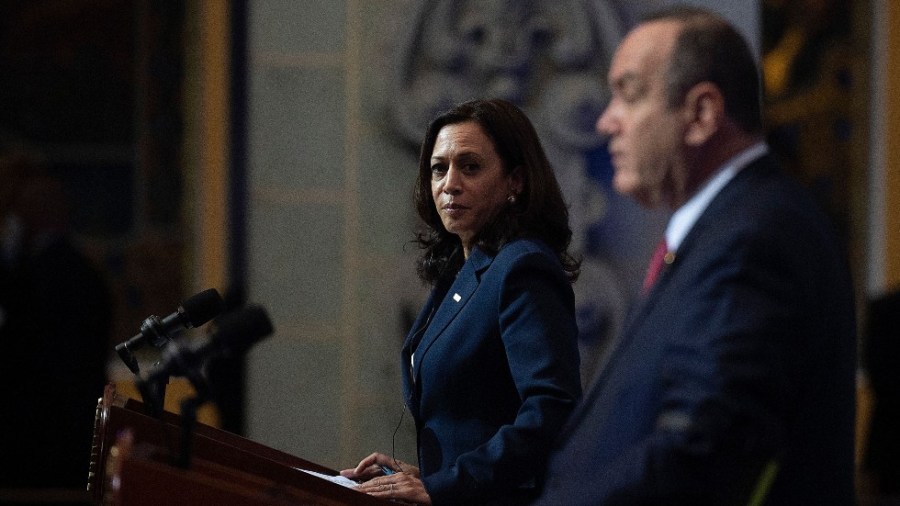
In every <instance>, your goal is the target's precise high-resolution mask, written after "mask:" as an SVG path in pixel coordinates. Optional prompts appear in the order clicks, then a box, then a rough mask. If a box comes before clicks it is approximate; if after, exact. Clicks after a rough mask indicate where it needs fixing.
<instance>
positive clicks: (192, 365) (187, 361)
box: [144, 305, 273, 383]
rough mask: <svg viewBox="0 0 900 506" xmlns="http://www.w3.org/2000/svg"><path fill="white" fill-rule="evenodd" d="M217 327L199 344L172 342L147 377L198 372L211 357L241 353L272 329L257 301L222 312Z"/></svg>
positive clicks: (160, 377) (149, 378) (163, 376)
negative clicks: (187, 344)
mask: <svg viewBox="0 0 900 506" xmlns="http://www.w3.org/2000/svg"><path fill="white" fill-rule="evenodd" d="M216 327H217V329H218V330H216V332H214V333H213V334H212V335H211V336H210V337H209V339H208V340H207V341H206V342H205V343H203V344H202V345H200V346H198V347H195V348H187V347H182V346H174V343H173V344H172V345H170V346H169V347H168V348H166V353H165V355H164V356H163V358H162V360H160V361H159V363H158V364H157V365H156V367H155V368H154V369H153V371H151V372H150V373H149V374H148V375H147V378H146V379H145V380H144V381H145V382H146V383H153V382H154V381H158V380H160V379H162V378H167V377H168V376H186V375H189V374H190V373H198V372H200V371H201V369H202V368H203V366H204V365H205V364H206V363H207V362H208V361H209V360H211V359H214V358H219V357H232V356H239V355H242V354H244V353H245V352H246V351H247V350H249V349H250V348H251V347H252V346H253V345H254V344H256V343H257V342H259V341H261V340H262V339H263V338H265V337H266V336H268V335H270V334H271V333H272V331H273V328H272V322H271V320H269V315H268V314H267V313H266V311H265V309H263V308H262V307H261V306H257V305H249V306H247V307H245V308H243V309H239V310H237V311H234V312H231V313H227V314H225V315H222V316H221V317H220V318H219V319H218V320H216Z"/></svg>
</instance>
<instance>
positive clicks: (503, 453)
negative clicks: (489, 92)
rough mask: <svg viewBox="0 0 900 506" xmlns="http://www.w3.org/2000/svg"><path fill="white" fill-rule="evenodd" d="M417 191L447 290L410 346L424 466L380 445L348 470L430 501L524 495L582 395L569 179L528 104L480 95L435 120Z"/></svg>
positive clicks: (434, 297)
mask: <svg viewBox="0 0 900 506" xmlns="http://www.w3.org/2000/svg"><path fill="white" fill-rule="evenodd" d="M415 203H416V209H417V211H418V213H419V216H420V217H421V218H422V220H423V221H424V222H425V225H426V226H427V230H426V231H425V232H423V233H420V234H419V236H418V243H419V244H420V246H421V248H422V250H423V254H422V256H421V258H420V260H419V263H418V273H419V275H420V277H421V278H422V279H423V280H425V281H426V282H428V283H430V284H431V285H432V286H433V290H432V293H431V296H430V297H429V299H428V301H427V303H426V304H425V307H424V308H423V309H422V312H421V313H420V314H419V316H418V318H417V319H416V321H415V323H414V324H413V327H412V330H411V332H410V334H409V335H408V336H407V338H406V341H405V343H404V345H403V350H402V353H401V355H402V359H403V360H402V364H403V372H404V374H403V387H404V394H405V397H406V403H407V407H408V408H409V410H410V412H411V413H412V415H413V417H414V419H415V423H416V432H417V448H418V458H419V466H420V467H419V468H416V467H415V466H412V465H409V464H406V463H403V462H399V461H396V460H394V459H392V458H391V457H389V456H387V455H384V454H381V453H373V454H372V455H370V456H368V457H366V458H365V459H363V460H362V461H361V462H360V463H359V465H358V466H357V467H356V468H355V469H346V470H344V471H342V473H341V474H343V475H344V476H347V477H349V478H352V479H356V480H362V481H363V483H361V484H360V485H359V487H358V489H359V490H361V491H363V492H366V493H369V494H371V495H374V496H379V497H384V498H390V499H398V500H405V501H409V502H414V503H418V504H435V505H439V504H523V503H525V502H527V501H528V500H529V499H531V498H533V497H534V495H535V494H536V493H537V487H538V486H539V484H540V481H541V476H540V470H541V469H543V467H544V463H545V460H546V457H547V454H548V452H549V448H550V444H551V442H552V439H553V437H554V435H555V434H556V433H557V432H558V431H559V430H560V428H561V427H562V425H563V423H564V422H565V420H566V418H567V416H568V415H569V413H570V412H571V410H572V408H573V407H574V405H575V402H576V400H577V399H578V397H579V396H580V395H581V385H580V380H579V357H578V348H577V343H576V337H577V328H576V325H575V310H574V296H573V293H572V287H571V283H572V282H574V280H575V278H576V277H577V275H578V269H579V262H578V261H576V260H574V259H573V258H572V257H571V256H570V255H569V253H568V251H567V249H568V245H569V240H570V238H571V235H572V233H571V230H570V229H569V225H568V211H567V210H566V206H565V203H564V202H563V199H562V195H561V193H560V190H559V185H558V183H557V182H556V179H555V177H554V174H553V170H552V168H551V166H550V163H549V162H548V161H547V157H546V156H545V154H544V152H543V149H542V148H541V144H540V141H539V139H538V137H537V134H536V132H535V130H534V127H533V126H532V125H531V123H530V122H529V120H528V118H527V117H526V116H525V115H524V114H523V113H522V112H521V111H520V110H519V109H517V108H516V107H515V106H514V105H512V104H511V103H509V102H505V101H502V100H486V101H473V102H467V103H465V104H462V105H459V106H457V107H455V108H453V109H451V110H449V111H447V112H446V113H444V114H443V115H441V116H440V117H438V118H437V119H435V120H434V121H433V122H432V123H431V125H430V126H429V127H428V130H427V132H426V135H425V140H424V142H423V145H422V151H421V155H420V159H419V175H418V179H417V184H416V193H415ZM386 473H387V474H386Z"/></svg>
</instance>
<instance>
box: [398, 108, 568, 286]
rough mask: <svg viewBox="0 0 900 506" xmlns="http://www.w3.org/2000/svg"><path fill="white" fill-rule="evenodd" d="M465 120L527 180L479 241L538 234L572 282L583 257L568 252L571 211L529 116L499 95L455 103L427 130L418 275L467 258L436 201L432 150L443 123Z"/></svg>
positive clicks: (491, 247) (439, 272)
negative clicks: (446, 226) (433, 195)
mask: <svg viewBox="0 0 900 506" xmlns="http://www.w3.org/2000/svg"><path fill="white" fill-rule="evenodd" d="M466 122H474V123H477V124H478V125H480V126H481V128H483V129H484V132H485V133H486V134H487V136H488V137H489V138H490V139H491V141H492V142H493V144H494V149H495V150H496V151H497V154H498V155H499V156H500V160H501V161H502V163H503V171H504V173H505V174H510V173H512V171H514V170H515V169H517V168H518V169H520V170H521V171H522V180H523V186H522V192H521V193H520V194H519V195H518V198H517V200H516V202H515V203H512V204H509V205H507V206H505V207H504V208H503V209H502V210H500V212H499V213H498V214H497V216H496V217H495V218H494V219H493V220H492V221H491V222H489V223H487V224H486V225H485V226H484V228H482V230H480V231H479V232H478V235H477V236H476V237H475V244H476V245H477V246H478V247H479V248H480V249H482V250H483V251H486V252H488V253H491V254H493V253H496V252H497V251H499V250H500V248H501V247H503V245H504V244H506V243H508V242H510V241H512V240H515V239H518V238H521V237H530V238H534V239H540V240H542V241H544V242H545V243H546V244H547V245H548V246H550V248H551V249H552V250H553V251H554V252H555V253H556V255H557V257H558V258H559V260H560V262H561V263H562V266H563V269H564V270H565V271H566V274H567V276H568V278H569V280H570V281H572V282H574V281H575V279H576V278H577V277H578V272H579V267H580V264H581V262H580V261H579V260H576V259H575V258H574V257H573V256H572V255H571V254H570V253H569V252H568V247H569V242H570V241H571V239H572V230H571V229H570V228H569V211H568V209H567V208H566V204H565V202H564V201H563V197H562V192H561V191H560V189H559V183H557V181H556V176H555V175H554V173H553V167H551V165H550V162H549V161H548V160H547V155H546V154H544V150H543V148H542V147H541V142H540V139H539V138H538V135H537V132H536V131H535V129H534V126H533V125H532V124H531V121H529V119H528V117H527V116H525V114H524V113H523V112H522V111H521V110H520V109H519V108H518V107H516V106H515V105H513V104H512V103H510V102H507V101H505V100H500V99H493V100H473V101H470V102H466V103H463V104H460V105H457V106H455V107H453V108H451V109H450V110H448V111H446V112H444V113H443V114H441V115H440V116H438V117H437V118H435V119H434V120H433V121H432V122H431V124H430V125H429V126H428V129H427V130H426V131H425V139H424V140H423V141H422V148H421V152H420V154H419V174H418V176H417V178H416V189H415V206H416V211H417V212H418V214H419V217H420V218H421V219H422V221H423V222H424V224H425V225H426V229H425V230H424V231H421V232H419V233H418V234H417V236H416V242H418V244H419V246H420V247H421V248H422V249H423V250H424V252H423V254H422V256H421V257H420V258H419V262H418V265H417V270H418V273H419V277H421V278H422V279H423V280H425V281H426V282H429V283H432V284H434V283H436V282H438V281H440V280H442V279H449V277H452V276H453V275H454V274H455V273H456V272H457V271H458V270H459V268H460V267H461V266H462V264H463V262H464V258H463V250H462V244H461V242H460V240H459V238H458V237H457V236H456V235H454V234H451V233H450V232H447V230H446V229H445V228H444V224H443V223H442V222H441V217H440V215H439V214H438V211H437V208H435V205H434V200H433V198H432V194H431V154H432V152H433V151H434V144H435V141H436V139H437V136H438V133H439V132H440V131H441V129H442V128H443V127H445V126H447V125H453V124H459V123H466Z"/></svg>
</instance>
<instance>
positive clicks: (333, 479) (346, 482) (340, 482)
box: [296, 467, 359, 488]
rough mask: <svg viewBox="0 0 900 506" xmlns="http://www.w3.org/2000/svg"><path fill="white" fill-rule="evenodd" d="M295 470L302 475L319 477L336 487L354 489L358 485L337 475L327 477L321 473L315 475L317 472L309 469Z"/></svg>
mask: <svg viewBox="0 0 900 506" xmlns="http://www.w3.org/2000/svg"><path fill="white" fill-rule="evenodd" d="M296 469H299V470H300V471H303V472H304V473H308V474H311V475H313V476H317V477H319V478H322V479H323V480H328V481H330V482H332V483H337V484H338V485H341V486H342V487H347V488H354V487H356V486H357V485H359V483H356V482H355V481H353V480H351V479H350V478H347V477H344V476H341V475H339V474H338V475H336V476H329V475H327V474H322V473H317V472H315V471H310V470H309V469H300V468H299V467H298V468H296Z"/></svg>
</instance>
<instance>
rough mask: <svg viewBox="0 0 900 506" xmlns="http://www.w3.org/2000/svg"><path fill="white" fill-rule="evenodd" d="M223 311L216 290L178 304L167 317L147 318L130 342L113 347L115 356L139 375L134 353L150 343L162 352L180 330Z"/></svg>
mask: <svg viewBox="0 0 900 506" xmlns="http://www.w3.org/2000/svg"><path fill="white" fill-rule="evenodd" d="M224 309H225V301H224V300H223V299H222V296H221V295H219V292H218V291H216V289H215V288H210V289H208V290H204V291H202V292H200V293H198V294H195V295H192V296H191V297H188V298H187V299H185V300H184V302H182V303H181V306H179V307H178V310H177V311H175V312H174V313H172V314H170V315H169V316H166V317H165V318H162V319H161V318H159V317H158V316H150V317H148V318H147V319H146V320H144V321H143V323H141V331H140V333H139V334H137V335H136V336H134V337H132V338H131V339H129V340H127V341H125V342H122V343H119V344H117V345H116V353H118V354H119V357H120V358H121V359H122V361H123V362H125V365H127V366H128V368H129V369H131V372H133V373H135V374H138V373H139V372H140V368H139V366H138V363H137V359H136V358H135V357H134V355H133V353H134V351H135V350H137V349H139V348H141V347H142V346H144V344H145V343H146V342H149V343H150V344H152V345H153V346H154V347H156V348H161V347H163V346H165V344H166V343H167V342H168V341H169V340H170V339H171V338H172V337H173V336H174V335H175V333H176V332H178V331H180V330H182V329H191V328H195V327H199V326H200V325H203V324H204V323H206V322H208V321H209V320H212V319H213V318H215V317H216V316H218V315H219V314H220V313H221V312H222V311H223V310H224Z"/></svg>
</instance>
